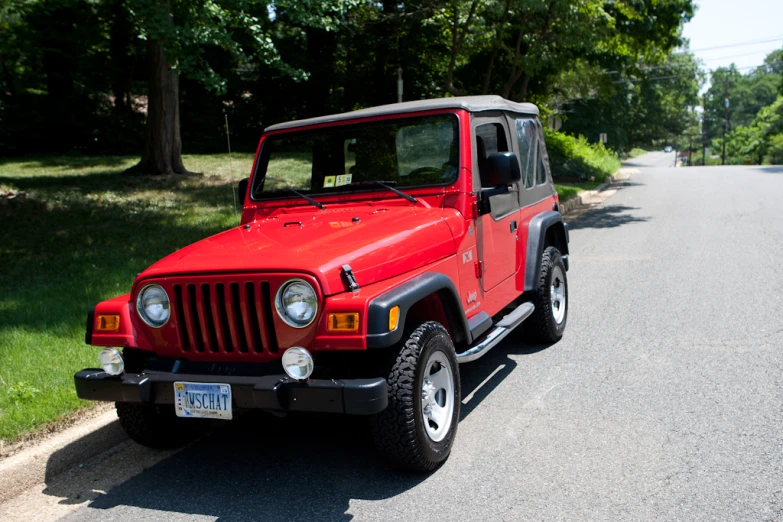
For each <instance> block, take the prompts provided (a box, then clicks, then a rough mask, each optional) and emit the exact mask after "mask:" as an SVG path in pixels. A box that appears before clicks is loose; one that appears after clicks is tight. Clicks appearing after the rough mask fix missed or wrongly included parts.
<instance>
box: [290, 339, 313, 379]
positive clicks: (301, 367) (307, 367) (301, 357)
mask: <svg viewBox="0 0 783 522" xmlns="http://www.w3.org/2000/svg"><path fill="white" fill-rule="evenodd" d="M283 369H284V370H285V373H287V374H288V376H289V377H291V378H292V379H298V380H304V379H307V378H308V377H310V374H312V373H313V356H312V355H310V352H308V351H307V350H305V349H304V348H301V347H299V346H294V347H293V348H289V349H288V350H286V351H285V353H284V354H283Z"/></svg>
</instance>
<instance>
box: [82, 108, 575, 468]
mask: <svg viewBox="0 0 783 522" xmlns="http://www.w3.org/2000/svg"><path fill="white" fill-rule="evenodd" d="M240 194H241V195H242V197H243V198H244V199H243V201H244V203H243V210H242V222H241V224H240V225H239V226H238V227H236V228H233V229H231V230H227V231H225V232H222V233H220V234H217V235H215V236H212V237H209V238H207V239H204V240H202V241H199V242H197V243H195V244H193V245H190V246H188V247H186V248H183V249H182V250H179V251H177V252H175V253H173V254H171V255H170V256H168V257H166V258H164V259H162V260H161V261H159V262H157V263H155V264H154V265H152V266H151V267H149V268H148V269H147V270H145V271H144V272H142V273H141V274H139V275H138V276H137V277H136V280H135V282H134V284H133V288H132V289H131V293H130V294H126V295H123V296H120V297H117V298H115V299H111V300H108V301H104V302H102V303H99V304H98V305H97V306H96V307H95V308H94V309H93V310H92V311H91V312H90V314H89V317H88V322H87V343H88V344H91V345H94V346H105V347H107V348H104V349H103V350H101V352H100V354H99V360H100V365H101V367H102V369H101V370H99V369H87V370H82V371H80V372H78V373H77V374H76V375H75V382H76V390H77V393H78V395H79V397H81V398H83V399H91V400H102V401H115V402H116V403H117V413H118V415H119V418H120V422H121V424H122V426H123V428H124V429H125V430H126V431H127V432H128V434H129V435H130V436H131V437H132V438H133V439H134V440H136V441H137V442H140V443H141V444H145V445H148V446H153V447H166V446H174V445H177V444H181V443H183V442H185V441H187V440H189V439H190V438H192V437H194V436H195V435H196V434H197V433H198V431H199V429H198V426H199V424H200V423H202V422H204V420H203V419H208V418H217V419H231V418H232V415H233V412H234V411H235V410H242V409H248V408H257V409H262V410H270V411H276V412H289V411H297V412H334V413H347V414H353V415H368V416H371V423H372V427H373V433H374V437H375V441H376V444H377V446H378V448H379V450H380V451H381V452H382V453H383V454H385V455H386V456H387V457H389V458H390V459H391V460H392V461H393V462H394V463H396V464H398V465H400V466H403V467H407V468H412V469H417V470H432V469H434V468H436V467H437V466H438V465H440V464H441V463H442V462H443V461H444V460H445V459H446V458H447V457H448V455H449V452H450V451H451V448H452V445H453V443H454V437H455V435H456V432H457V423H458V420H459V414H460V403H461V394H460V372H459V366H458V364H459V363H465V362H470V361H474V360H476V359H478V358H479V357H481V356H482V355H484V354H485V353H487V351H488V350H490V349H491V348H493V347H494V346H496V345H497V344H498V343H499V342H500V341H501V340H502V339H503V338H504V337H505V336H507V335H508V334H509V332H511V331H512V330H513V329H514V328H516V327H517V326H519V325H520V324H521V323H522V322H523V321H525V320H526V319H527V321H528V325H529V326H528V327H527V328H526V331H529V332H530V333H531V335H534V336H535V337H536V338H537V340H538V341H540V342H544V343H552V342H555V341H557V340H559V339H560V337H561V336H562V335H563V330H564V329H565V325H566V316H567V300H568V286H567V281H566V271H567V270H568V228H567V226H566V224H565V223H563V219H562V216H561V214H560V212H559V208H558V198H557V193H556V192H555V189H554V186H553V184H552V177H551V174H550V172H549V167H548V158H547V153H546V147H545V145H544V139H543V133H542V129H541V124H540V122H539V120H538V109H537V108H536V107H535V106H534V105H531V104H524V103H522V104H521V103H513V102H509V101H507V100H504V99H503V98H500V97H497V96H475V97H463V98H446V99H439V100H425V101H416V102H408V103H399V104H396V105H386V106H382V107H375V108H371V109H363V110H359V111H355V112H350V113H345V114H337V115H332V116H324V117H319V118H313V119H308V120H301V121H292V122H288V123H282V124H279V125H273V126H272V127H269V128H268V129H266V130H265V132H264V134H263V136H262V137H261V141H260V143H259V146H258V151H257V153H256V160H255V164H254V167H253V171H252V174H251V177H250V178H249V179H248V180H243V181H242V182H241V183H240ZM115 347H116V348H115ZM120 348H121V349H122V352H120V351H119V349H120Z"/></svg>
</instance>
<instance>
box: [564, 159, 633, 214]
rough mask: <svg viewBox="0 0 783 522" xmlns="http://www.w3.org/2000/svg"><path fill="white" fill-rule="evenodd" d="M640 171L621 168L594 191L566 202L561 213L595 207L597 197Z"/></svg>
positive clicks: (581, 194)
mask: <svg viewBox="0 0 783 522" xmlns="http://www.w3.org/2000/svg"><path fill="white" fill-rule="evenodd" d="M637 172H638V170H637V169H634V168H629V167H621V168H620V169H619V170H618V171H617V172H615V173H614V174H612V175H611V176H609V179H607V180H606V181H604V182H603V183H601V184H600V185H598V186H597V187H596V188H595V189H593V190H585V191H584V192H580V193H579V194H577V195H576V196H574V197H572V198H571V199H569V200H568V201H565V202H563V203H561V204H560V213H561V214H563V215H566V214H568V213H570V212H573V211H575V210H577V209H581V208H586V207H589V206H591V205H595V204H596V203H597V201H596V195H598V193H599V192H603V191H605V190H606V189H608V188H609V187H610V186H612V185H613V184H615V183H617V182H620V181H626V180H627V179H628V178H630V177H631V174H635V173H637Z"/></svg>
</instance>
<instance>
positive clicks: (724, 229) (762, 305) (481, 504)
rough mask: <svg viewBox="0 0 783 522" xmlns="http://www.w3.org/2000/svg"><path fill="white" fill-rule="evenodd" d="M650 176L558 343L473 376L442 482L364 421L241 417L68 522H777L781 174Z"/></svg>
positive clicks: (519, 348) (594, 233)
mask: <svg viewBox="0 0 783 522" xmlns="http://www.w3.org/2000/svg"><path fill="white" fill-rule="evenodd" d="M673 160H674V156H673V154H663V153H652V154H648V155H647V156H645V157H643V158H641V159H639V160H637V162H636V163H637V166H638V167H639V168H640V173H639V174H636V175H634V176H633V177H632V178H631V179H630V181H629V182H627V183H625V184H624V186H622V187H621V188H620V190H618V192H617V193H616V194H615V195H614V196H612V197H611V198H610V199H609V200H607V201H606V202H605V203H604V205H603V206H602V207H600V208H598V209H596V210H594V211H592V212H591V213H589V214H587V215H586V216H585V217H583V218H582V219H581V220H579V221H577V222H575V223H573V224H572V233H571V248H572V255H571V271H570V272H569V273H568V277H569V282H570V297H571V303H570V305H571V307H570V311H569V326H568V329H567V330H566V335H565V337H564V338H563V340H562V341H561V342H560V343H558V344H556V345H553V346H549V347H543V346H531V345H528V344H524V343H522V342H520V339H521V338H522V336H521V335H517V336H516V338H515V339H513V340H512V341H511V342H509V343H507V344H506V345H505V346H501V347H499V348H496V349H495V351H493V352H492V353H490V355H488V356H486V357H485V358H483V359H481V360H479V361H477V362H476V363H474V364H472V365H465V366H463V367H461V370H462V372H463V383H464V386H465V389H464V391H463V395H464V396H465V401H464V405H463V410H462V412H463V416H462V421H461V423H460V426H459V435H458V440H457V444H456V447H455V448H454V452H453V453H452V456H451V458H450V459H449V461H448V462H447V463H446V464H445V466H443V467H442V468H441V469H440V470H438V471H437V472H436V473H434V474H433V475H431V476H428V477H424V476H416V475H408V474H401V473H396V472H392V471H389V470H387V469H385V468H383V467H382V466H381V465H380V464H379V462H377V461H376V459H375V457H374V454H373V452H372V448H370V447H369V446H368V444H367V437H366V431H365V426H364V424H363V423H362V422H360V421H358V420H356V419H344V418H324V419H317V418H313V417H304V418H295V419H291V418H289V419H285V420H280V419H274V418H271V417H267V416H252V417H247V418H245V419H243V420H241V421H240V422H237V423H234V424H232V425H231V426H229V427H228V428H226V429H223V430H221V431H218V432H216V433H214V434H213V435H211V436H210V437H209V438H207V439H205V440H202V441H200V442H197V443H196V444H194V445H192V446H191V447H189V448H187V449H186V450H184V451H182V452H180V453H177V454H176V455H174V456H173V457H171V458H169V459H167V460H164V461H162V462H160V463H158V464H156V465H155V466H153V467H152V468H150V469H149V470H148V471H146V472H145V473H143V474H141V475H138V476H137V477H135V478H132V479H131V480H129V481H128V482H126V483H125V484H123V485H122V486H119V487H117V488H114V489H113V490H111V491H108V492H106V494H105V495H102V496H101V497H99V498H98V499H96V500H94V501H92V502H90V503H89V504H88V505H87V506H86V507H84V508H81V509H80V510H78V511H76V512H74V513H72V514H71V515H70V516H69V517H68V519H69V520H74V521H85V520H106V519H110V520H139V519H169V520H216V519H218V520H350V519H352V518H355V519H357V520H384V521H387V520H406V521H409V520H430V521H440V520H444V521H445V520H544V519H546V520H550V519H571V520H577V519H579V520H586V519H591V520H594V519H614V520H629V519H669V520H674V519H678V520H681V519H689V520H693V519H722V520H727V519H728V520H763V519H773V520H780V519H782V518H783V374H782V373H781V370H783V335H782V334H783V313H781V304H783V301H782V299H781V294H782V293H783V292H781V288H783V268H781V266H780V260H781V258H782V257H783V218H782V217H781V215H782V214H781V211H780V208H779V205H780V204H781V202H783V168H781V167H769V168H759V167H714V168H678V169H673V168H670V165H671V163H672V162H673Z"/></svg>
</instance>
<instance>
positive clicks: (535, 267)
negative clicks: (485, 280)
mask: <svg viewBox="0 0 783 522" xmlns="http://www.w3.org/2000/svg"><path fill="white" fill-rule="evenodd" d="M552 227H554V230H555V234H556V236H555V237H556V238H558V243H559V244H558V245H555V246H557V247H558V248H559V249H560V253H561V254H562V255H563V256H564V257H566V258H567V256H568V241H569V238H568V225H566V224H565V223H563V215H562V214H560V212H555V211H553V210H550V211H547V212H542V213H541V214H539V215H537V216H535V217H534V218H533V219H531V220H530V224H529V225H528V230H527V251H526V253H525V292H530V291H532V290H535V288H536V279H537V278H538V274H539V272H540V271H541V254H542V253H543V252H544V245H545V244H546V235H547V231H548V230H549V229H550V228H552ZM567 267H568V264H566V270H568V268H567Z"/></svg>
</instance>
